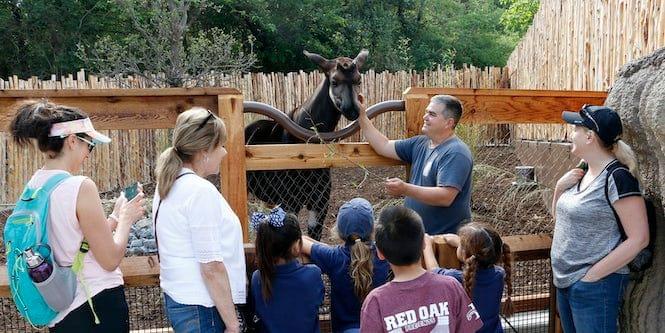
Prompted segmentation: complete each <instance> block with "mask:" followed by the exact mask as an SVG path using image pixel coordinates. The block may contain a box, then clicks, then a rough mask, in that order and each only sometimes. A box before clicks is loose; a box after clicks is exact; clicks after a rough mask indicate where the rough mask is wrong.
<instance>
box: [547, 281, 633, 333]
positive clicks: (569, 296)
mask: <svg viewBox="0 0 665 333" xmlns="http://www.w3.org/2000/svg"><path fill="white" fill-rule="evenodd" d="M628 279H629V277H628V274H618V273H614V274H610V275H608V276H606V277H604V278H602V279H600V280H598V281H596V282H584V281H581V280H580V281H577V282H575V283H573V284H572V285H571V286H570V287H568V288H557V289H556V297H557V299H556V301H557V309H558V310H559V316H560V317H561V326H563V331H564V332H565V333H592V332H598V333H615V332H617V330H618V317H619V309H620V308H621V302H622V301H623V293H624V291H625V290H626V285H627V284H628Z"/></svg>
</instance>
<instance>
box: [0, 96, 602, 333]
mask: <svg viewBox="0 0 665 333" xmlns="http://www.w3.org/2000/svg"><path fill="white" fill-rule="evenodd" d="M442 93H447V94H452V95H455V96H457V97H459V98H460V99H461V100H462V102H463V104H464V107H465V110H466V112H465V117H464V118H463V125H464V126H469V127H474V126H484V125H486V124H514V123H556V122H559V116H560V112H561V111H562V110H566V109H577V108H579V107H580V106H581V105H582V104H584V103H598V104H600V103H602V101H603V99H604V97H605V95H604V93H595V92H557V91H545V92H539V91H519V90H489V89H440V88H437V89H429V88H413V89H409V90H408V91H406V92H405V94H404V96H403V99H402V101H396V102H394V103H393V104H392V105H391V107H390V108H388V109H391V110H396V112H402V113H403V114H404V118H405V123H406V124H407V126H406V127H407V128H406V131H407V135H409V136H410V135H415V134H417V133H418V132H419V131H420V128H421V125H422V113H423V110H424V108H425V106H426V105H427V104H428V103H429V98H430V97H431V96H432V95H434V94H442ZM43 96H47V97H49V98H50V99H52V100H53V101H54V102H56V103H63V104H68V105H73V106H79V107H81V108H82V109H84V110H85V111H86V112H88V113H89V114H90V115H91V117H92V118H93V121H94V122H95V125H96V126H97V127H98V128H100V129H132V130H134V129H140V128H142V129H155V128H170V127H172V126H173V124H174V123H175V117H176V116H177V114H178V112H181V111H184V110H185V109H187V108H189V107H191V106H195V105H196V106H203V107H206V108H208V109H210V110H213V112H216V113H218V114H219V115H220V116H221V117H222V118H223V119H224V120H225V122H226V123H227V128H228V129H229V133H228V137H229V141H228V144H227V149H228V151H229V156H228V157H227V158H226V159H225V160H224V162H223V163H222V168H221V171H220V175H221V188H222V192H223V193H224V195H225V197H226V198H227V200H228V201H229V203H230V204H231V206H232V207H233V209H234V210H235V211H236V212H237V214H238V215H239V217H240V219H241V221H242V223H243V232H244V235H245V239H246V240H247V239H248V238H249V233H248V230H247V213H248V211H249V209H248V201H247V198H248V193H247V188H246V175H247V173H246V172H247V171H256V170H285V169H289V170H302V169H311V168H333V169H334V170H333V172H335V171H338V170H341V169H344V168H345V169H347V170H352V171H351V172H352V173H353V171H354V170H356V171H358V172H361V169H362V168H368V169H369V168H373V167H379V166H380V167H387V166H388V167H390V166H395V165H400V163H398V162H396V161H392V160H388V159H385V158H382V157H380V156H377V155H376V154H375V153H374V152H373V151H372V150H371V148H370V147H369V146H368V145H367V144H365V143H330V144H317V143H306V144H293V145H257V146H252V145H249V146H246V145H245V143H244V126H245V124H244V118H245V117H244V114H243V113H244V112H243V111H244V110H243V98H242V95H240V92H239V91H237V90H234V89H167V90H78V91H76V90H72V91H39V92H27V91H12V92H8V91H4V92H2V93H0V110H2V111H3V113H0V123H2V124H6V123H7V121H8V120H7V119H8V117H9V115H8V114H7V112H6V110H8V108H9V106H10V105H11V104H13V103H15V102H16V101H17V100H20V99H25V98H35V97H43ZM400 110H401V111H400ZM370 111H371V110H370ZM370 113H372V112H370ZM352 126H355V125H352ZM507 126H508V127H507V130H508V131H509V128H510V125H507ZM508 133H509V132H508ZM505 135H507V134H505ZM510 140H512V139H510ZM510 140H509V141H508V142H507V143H506V142H504V141H503V140H501V142H496V146H497V147H499V148H501V149H503V148H505V147H504V146H502V145H507V147H508V149H513V150H516V147H513V146H514V144H513V142H512V141H510ZM137 145H138V146H140V145H139V144H138V142H137ZM481 145H482V147H481V148H479V150H478V151H477V155H476V156H479V157H481V158H482V154H486V155H487V156H489V153H487V151H490V150H494V149H495V148H496V147H491V146H490V147H485V143H482V144H481ZM515 146H516V145H515ZM135 149H140V148H139V147H137V146H128V147H127V153H130V154H131V153H132V152H131V151H133V150H135ZM331 150H332V152H334V153H331ZM514 154H515V153H513V155H510V156H514ZM113 158H120V157H119V156H109V159H113ZM510 158H513V157H509V156H508V155H506V156H504V157H503V159H510ZM500 159H501V157H499V158H496V157H495V158H494V160H500ZM477 160H478V158H477ZM512 163H518V162H517V161H513V162H512ZM509 165H510V164H509ZM361 166H362V168H361ZM540 168H541V169H543V170H544V169H545V167H543V166H540ZM400 170H401V169H400ZM538 170H539V169H538V168H536V174H538ZM399 172H400V173H401V172H402V171H399ZM503 174H504V175H506V174H510V175H513V170H511V169H510V168H509V167H506V170H504V171H503ZM502 179H504V180H505V182H506V183H510V182H509V181H508V179H509V178H508V177H507V176H505V177H504V178H502ZM374 181H376V180H374ZM525 188H527V187H525ZM495 191H496V189H495ZM343 199H347V200H348V199H350V198H343ZM539 201H541V200H539ZM477 203H478V202H475V203H474V204H477ZM335 209H336V207H332V208H331V210H333V211H334V210H335ZM488 215H490V214H488ZM490 217H491V216H490ZM490 222H491V221H490ZM516 242H517V244H526V245H528V244H531V245H530V246H531V247H536V248H539V249H540V250H539V251H541V255H540V256H536V257H527V256H524V257H522V259H524V260H522V259H519V260H520V262H522V261H524V262H525V263H523V264H518V265H516V275H517V276H518V279H516V290H522V291H521V292H519V293H517V296H523V302H521V303H520V304H521V305H520V306H521V307H520V306H518V308H519V309H521V310H523V311H527V310H543V309H549V308H550V305H549V304H550V303H549V302H550V300H551V297H550V293H549V290H550V287H549V277H548V276H549V275H548V270H549V265H548V263H547V252H548V251H547V248H548V247H549V245H548V244H546V241H544V242H545V245H543V244H541V243H537V244H536V245H537V246H536V245H534V244H533V243H528V242H526V240H525V239H521V240H520V239H518V240H517V241H516ZM539 242H540V241H539ZM526 245H524V246H526ZM515 247H517V248H519V245H515ZM526 247H528V246H526ZM531 247H530V248H531ZM525 251H527V250H525ZM528 251H535V250H528ZM518 252H519V251H518ZM542 253H545V254H544V255H543V254H542ZM525 258H530V259H525ZM5 269H6V268H5ZM123 272H124V273H125V276H126V284H127V285H128V286H129V287H130V288H128V290H129V291H128V294H129V297H130V298H129V303H130V304H135V305H134V306H138V305H140V307H139V308H138V310H135V311H137V312H140V313H142V312H141V311H144V312H145V314H143V315H141V316H137V317H132V318H133V319H132V320H133V321H132V328H136V329H141V328H148V327H147V326H149V325H146V324H145V322H146V321H148V320H155V323H156V324H155V325H158V324H159V325H161V324H163V321H161V320H163V319H160V318H161V317H159V318H158V316H161V314H160V313H161V306H160V305H159V304H161V303H159V302H161V301H160V300H159V298H158V297H155V295H158V268H155V267H154V266H152V267H151V266H150V265H149V264H148V259H146V258H145V257H138V258H131V259H127V260H126V261H125V263H123ZM520 272H521V273H520ZM519 276H522V278H519ZM534 276H537V277H538V280H537V281H536V280H534V279H533V277H534ZM530 278H531V279H530ZM0 279H6V274H5V273H4V272H0ZM520 279H522V280H520ZM518 281H521V285H520V284H519V283H520V282H518ZM521 286H523V289H519V288H520V287H521ZM0 287H1V288H0V291H2V296H4V297H7V296H8V290H7V281H5V280H0ZM2 288H4V289H2ZM155 288H157V289H155ZM151 295H152V296H151ZM146 300H148V301H146ZM6 301H7V300H5V303H3V304H7V303H6ZM9 302H11V301H9ZM148 305H149V306H148ZM6 308H7V307H6V306H5V307H4V308H3V309H6ZM133 311H134V310H133ZM1 317H2V319H3V320H4V323H5V324H7V325H9V326H5V327H6V328H7V330H10V328H12V327H17V326H15V325H16V324H17V322H19V321H17V320H16V319H15V317H11V314H10V312H7V311H5V310H3V313H2V315H1ZM153 317H154V318H153ZM12 318H13V319H12ZM323 318H325V316H324V317H323ZM324 324H325V323H324ZM160 327H163V326H160ZM17 330H19V331H24V330H25V327H19V328H17Z"/></svg>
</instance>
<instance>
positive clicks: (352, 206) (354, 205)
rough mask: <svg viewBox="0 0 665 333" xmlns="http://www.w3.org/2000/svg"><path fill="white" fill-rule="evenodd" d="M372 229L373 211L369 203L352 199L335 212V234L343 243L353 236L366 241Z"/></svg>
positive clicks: (361, 199)
mask: <svg viewBox="0 0 665 333" xmlns="http://www.w3.org/2000/svg"><path fill="white" fill-rule="evenodd" d="M373 229H374V211H373V209H372V205H371V204H370V203H369V201H367V200H365V199H363V198H353V199H351V200H350V201H347V202H345V203H344V204H342V206H341V207H339V211H338V212H337V232H338V233H339V236H340V237H341V238H342V239H343V240H344V241H347V242H348V241H349V237H350V236H351V235H353V234H355V235H356V236H358V237H360V239H362V240H368V239H369V237H370V235H371V234H372V230H373Z"/></svg>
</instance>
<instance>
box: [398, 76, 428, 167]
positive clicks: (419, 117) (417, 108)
mask: <svg viewBox="0 0 665 333" xmlns="http://www.w3.org/2000/svg"><path fill="white" fill-rule="evenodd" d="M411 89H412V88H409V89H407V90H406V91H404V93H403V94H402V98H403V99H404V104H405V108H406V137H407V138H410V137H412V136H415V135H418V134H420V132H421V129H422V127H423V115H424V114H425V109H426V108H427V105H428V104H429V96H427V94H411V93H410V91H411ZM410 173H411V166H410V165H407V167H406V179H407V180H409V175H410Z"/></svg>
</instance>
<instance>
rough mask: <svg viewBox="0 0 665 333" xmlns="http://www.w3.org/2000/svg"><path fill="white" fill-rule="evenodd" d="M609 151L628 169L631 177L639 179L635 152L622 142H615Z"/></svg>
mask: <svg viewBox="0 0 665 333" xmlns="http://www.w3.org/2000/svg"><path fill="white" fill-rule="evenodd" d="M610 151H611V152H612V154H614V156H615V157H616V158H617V160H619V162H621V164H623V165H625V166H627V167H628V170H629V171H630V173H631V174H632V175H633V177H635V178H637V179H639V177H638V170H637V157H635V152H633V149H632V148H630V146H629V145H628V144H627V143H626V142H624V141H623V140H619V141H617V142H616V143H615V144H613V145H612V147H611V148H610Z"/></svg>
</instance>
